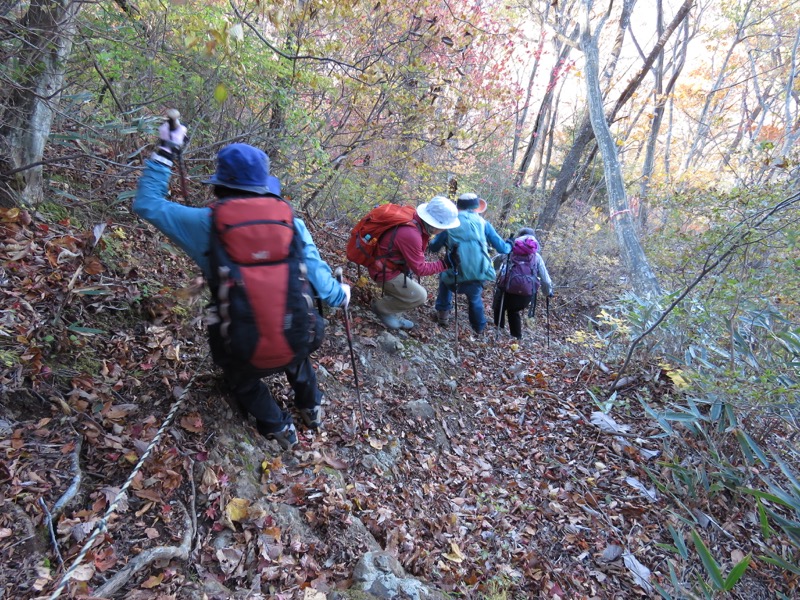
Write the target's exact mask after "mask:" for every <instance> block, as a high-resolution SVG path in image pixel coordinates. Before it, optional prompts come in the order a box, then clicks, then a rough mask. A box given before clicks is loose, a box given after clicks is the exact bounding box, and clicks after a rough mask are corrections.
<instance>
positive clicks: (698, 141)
mask: <svg viewBox="0 0 800 600" xmlns="http://www.w3.org/2000/svg"><path fill="white" fill-rule="evenodd" d="M752 4H753V0H749V1H748V3H747V5H746V6H745V7H744V11H743V13H742V19H741V21H740V22H739V25H738V27H737V28H736V35H735V36H734V38H733V42H732V43H731V46H730V48H728V53H727V54H726V55H725V59H724V60H723V61H722V65H721V66H720V69H719V75H717V80H716V82H715V83H714V87H713V88H711V91H710V92H709V93H708V95H706V101H705V103H704V104H703V110H702V111H701V112H700V118H699V119H698V127H697V131H696V133H695V136H694V139H693V140H692V145H691V147H690V148H689V152H688V153H687V154H686V158H685V159H684V161H683V167H682V168H681V173H684V172H686V170H687V169H688V168H689V167H690V166H691V165H692V161H693V160H694V158H695V157H696V156H697V155H698V153H699V152H700V151H701V150H702V146H704V145H705V144H704V143H703V142H704V141H705V137H706V136H707V135H708V131H709V125H708V123H709V120H710V118H709V113H710V112H711V103H712V101H713V100H714V96H715V94H716V93H717V92H718V91H719V90H720V89H722V88H723V85H722V84H723V82H724V81H725V76H726V75H727V74H728V69H727V66H728V62H729V61H730V59H731V56H733V51H734V50H735V49H736V46H738V45H739V43H740V42H741V41H742V39H743V38H744V30H745V28H746V22H747V16H748V14H750V7H751V5H752Z"/></svg>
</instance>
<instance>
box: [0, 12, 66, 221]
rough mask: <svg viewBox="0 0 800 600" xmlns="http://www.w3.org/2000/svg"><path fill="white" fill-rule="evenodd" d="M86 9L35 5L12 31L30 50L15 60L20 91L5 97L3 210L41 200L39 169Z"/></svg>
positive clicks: (0, 168) (0, 130)
mask: <svg viewBox="0 0 800 600" xmlns="http://www.w3.org/2000/svg"><path fill="white" fill-rule="evenodd" d="M81 6H82V3H81V2H77V1H76V2H73V1H71V0H33V1H32V2H31V3H30V5H29V6H28V10H27V12H26V13H25V16H24V17H23V18H22V19H21V20H20V21H19V22H18V23H16V24H14V25H12V27H14V28H15V29H17V35H18V39H19V40H20V41H21V43H22V45H23V46H24V48H25V49H24V50H23V51H21V52H19V53H18V55H17V57H16V59H15V60H16V61H17V64H16V65H15V71H16V73H18V74H19V76H18V78H17V80H16V82H15V85H14V86H13V88H12V89H8V88H7V89H6V90H4V91H3V92H2V93H1V94H2V96H0V98H2V100H1V101H2V107H1V108H0V144H2V153H0V184H1V185H2V188H0V203H2V204H6V205H14V204H17V203H21V204H35V203H37V202H38V201H39V200H40V199H41V197H42V193H43V180H42V166H41V164H40V163H41V160H42V156H43V154H44V147H45V144H46V143H47V138H48V136H49V135H50V127H51V126H52V123H53V113H54V110H55V107H56V105H57V103H58V100H59V97H60V94H61V91H62V87H63V85H64V78H65V76H64V74H65V63H66V61H67V59H68V58H69V55H70V53H71V52H72V40H73V37H74V35H75V31H76V23H77V16H78V13H79V12H80V9H81ZM31 165H36V166H31Z"/></svg>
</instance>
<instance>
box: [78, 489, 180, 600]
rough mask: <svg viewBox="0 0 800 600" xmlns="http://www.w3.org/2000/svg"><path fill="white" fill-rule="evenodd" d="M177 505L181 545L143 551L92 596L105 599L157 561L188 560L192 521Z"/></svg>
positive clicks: (157, 547)
mask: <svg viewBox="0 0 800 600" xmlns="http://www.w3.org/2000/svg"><path fill="white" fill-rule="evenodd" d="M178 505H179V506H180V507H181V510H183V525H184V532H183V538H181V545H180V546H156V547H155V548H149V549H147V550H145V551H144V552H142V553H141V554H139V555H138V556H136V558H134V559H133V560H131V561H130V562H128V564H127V565H125V566H124V567H123V568H122V570H120V571H119V572H118V573H117V574H116V575H114V576H113V577H112V578H111V579H109V580H108V581H107V582H105V583H104V584H103V585H102V586H100V587H99V588H98V589H97V590H95V592H94V594H93V595H94V596H96V597H99V598H107V597H109V596H111V595H113V594H114V593H116V592H117V591H118V590H119V589H120V588H122V586H124V585H125V584H126V583H127V582H128V580H129V579H130V578H131V577H133V576H134V575H135V574H136V573H138V572H139V571H141V570H142V569H144V568H145V567H147V566H149V565H150V564H151V563H153V562H155V561H157V560H171V559H173V558H180V559H183V560H186V559H188V558H189V550H190V549H191V546H192V539H193V538H194V530H193V528H192V520H191V517H190V516H189V512H188V511H187V510H186V507H185V506H184V505H183V503H181V502H178Z"/></svg>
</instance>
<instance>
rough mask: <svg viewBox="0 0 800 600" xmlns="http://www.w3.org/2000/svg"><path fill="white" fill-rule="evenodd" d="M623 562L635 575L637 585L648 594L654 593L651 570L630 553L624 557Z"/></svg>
mask: <svg viewBox="0 0 800 600" xmlns="http://www.w3.org/2000/svg"><path fill="white" fill-rule="evenodd" d="M622 560H623V562H624V563H625V566H626V567H628V570H629V571H630V572H631V574H632V575H633V580H634V582H636V585H638V586H639V587H641V588H642V589H643V590H644V591H646V592H647V593H648V594H649V593H650V592H652V591H653V586H652V585H650V569H648V568H647V567H645V566H644V565H643V564H642V563H640V562H639V561H638V560H637V558H636V557H635V556H634V555H633V554H631V553H630V552H626V553H625V554H623V555H622Z"/></svg>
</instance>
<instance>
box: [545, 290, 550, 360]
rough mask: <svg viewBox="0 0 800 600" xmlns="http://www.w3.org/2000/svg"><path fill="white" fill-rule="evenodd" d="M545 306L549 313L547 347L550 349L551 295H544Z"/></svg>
mask: <svg viewBox="0 0 800 600" xmlns="http://www.w3.org/2000/svg"><path fill="white" fill-rule="evenodd" d="M544 308H545V312H546V313H547V349H548V350H549V349H550V295H549V294H548V295H547V296H545V297H544Z"/></svg>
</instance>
